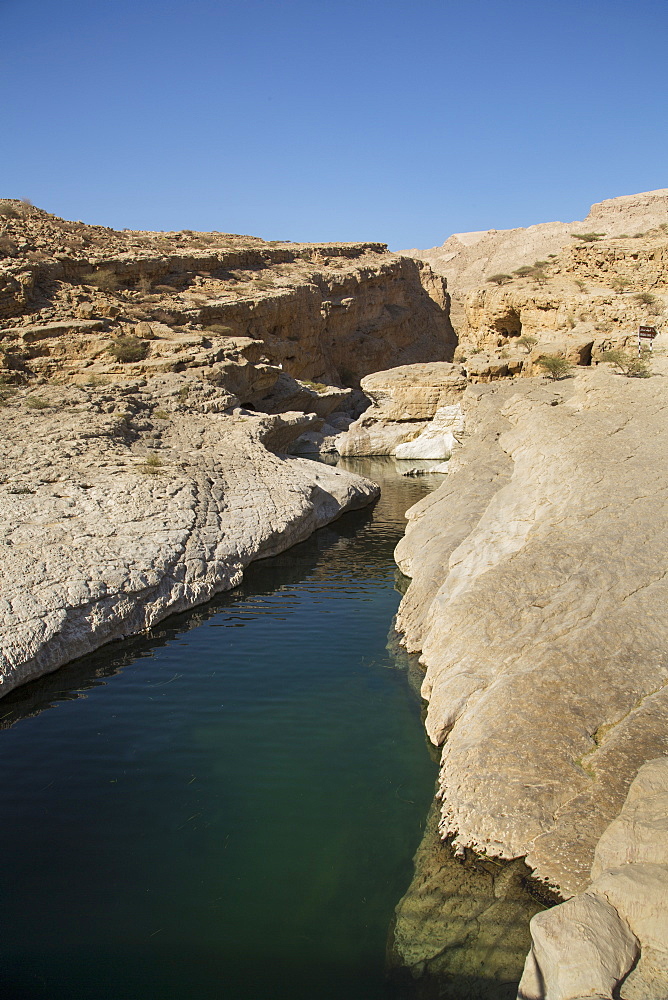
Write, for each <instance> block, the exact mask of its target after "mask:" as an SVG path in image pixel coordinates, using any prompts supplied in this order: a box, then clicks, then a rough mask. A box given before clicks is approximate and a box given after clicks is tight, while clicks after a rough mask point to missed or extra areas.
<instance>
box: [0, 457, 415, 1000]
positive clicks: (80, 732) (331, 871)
mask: <svg viewBox="0 0 668 1000" xmlns="http://www.w3.org/2000/svg"><path fill="white" fill-rule="evenodd" d="M365 471H366V473H367V474H371V477H372V478H377V479H382V480H383V481H384V485H385V493H384V496H383V497H381V499H380V500H379V501H378V503H377V504H376V506H375V507H374V508H373V509H370V510H366V511H360V512H356V513H353V514H350V515H346V516H345V517H343V518H341V519H340V520H339V521H338V522H336V523H335V524H333V525H331V526H330V527H328V528H326V529H323V530H321V531H319V532H317V533H316V535H314V536H313V537H312V538H311V539H309V540H308V541H306V542H304V543H302V544H301V545H299V546H296V547H295V548H294V549H291V550H290V552H288V553H284V554H283V555H280V556H277V557H274V558H272V559H268V560H264V561H262V562H258V563H256V564H254V565H253V566H251V567H250V568H249V570H248V572H247V574H246V578H245V580H244V583H243V584H242V586H241V587H240V588H238V589H237V590H236V591H234V592H230V593H227V594H222V595H220V596H219V597H218V598H217V599H215V600H214V601H212V602H210V603H209V604H208V605H205V606H203V607H200V608H198V609H195V610H194V611H192V612H190V613H188V614H184V615H180V616H174V617H172V618H170V619H168V620H166V621H165V622H164V623H162V624H161V625H159V626H158V627H157V628H156V629H154V630H153V631H152V632H151V634H150V635H147V636H143V637H137V638H135V639H131V640H127V641H125V642H123V643H115V644H111V645H109V646H107V647H105V648H103V649H101V650H99V651H98V652H97V653H94V654H92V655H90V656H88V657H86V658H84V659H82V660H80V661H78V662H77V663H74V664H71V665H70V666H69V667H66V668H63V669H61V670H60V671H58V672H57V673H55V674H52V675H50V676H49V677H46V678H43V679H42V680H40V681H38V682H35V683H34V684H32V685H28V686H26V687H24V688H22V689H19V690H17V691H16V692H14V693H12V694H11V695H9V696H8V697H7V698H6V699H4V700H3V702H2V706H1V709H2V715H3V718H2V723H1V724H2V726H3V727H4V728H5V731H4V732H3V733H2V738H1V739H0V754H1V756H2V765H3V767H2V775H3V779H2V782H1V783H0V810H1V814H2V817H3V850H4V865H3V874H2V888H3V914H4V922H3V935H2V939H0V940H1V943H0V970H2V985H3V996H4V997H6V998H9V1000H18V998H24V997H44V998H48V1000H65V998H67V1000H72V998H79V997H81V998H84V997H86V998H88V997H90V998H94V1000H112V998H113V1000H118V998H119V997H122V998H123V1000H140V998H141V1000H150V998H155V1000H158V998H160V1000H177V998H178V1000H185V998H189V1000H190V998H192V997H197V998H198V1000H208V998H212V1000H213V998H214V997H215V998H216V1000H219V998H221V997H223V998H229V1000H257V998H259V997H262V998H263V1000H264V998H267V1000H288V998H289V1000H302V998H303V1000H307V998H308V1000H310V998H312V997H313V995H314V994H316V993H317V995H318V996H319V997H324V998H325V1000H335V998H336V1000H339V998H340V997H341V996H342V995H345V996H346V997H349V998H352V1000H384V998H385V997H386V996H387V984H386V981H385V978H384V948H385V937H386V932H387V926H388V924H389V921H390V918H391V915H392V910H393V906H394V904H395V903H396V900H397V899H398V898H399V896H400V895H401V893H402V891H403V890H404V888H405V886H406V885H407V884H408V882H409V880H410V873H411V865H410V858H411V855H412V853H413V851H414V849H415V846H416V844H417V842H418V841H419V837H420V829H421V826H422V824H423V821H424V816H425V814H426V812H427V808H428V803H429V800H430V799H431V795H432V791H433V782H434V777H435V770H434V765H433V762H432V761H431V760H430V758H429V755H428V754H427V753H426V752H425V745H424V735H423V731H422V730H421V727H420V724H419V709H420V706H419V701H418V699H417V698H416V697H415V696H413V695H412V694H411V690H410V688H409V687H408V686H407V684H406V679H405V675H404V674H403V672H401V671H398V670H396V669H394V665H395V660H394V659H393V656H392V655H391V653H390V652H388V650H387V649H386V645H387V632H388V623H389V622H390V621H391V619H392V616H393V615H394V613H395V612H396V607H397V604H398V600H399V595H398V593H397V592H396V590H395V588H394V578H395V569H394V565H393V562H392V551H393V548H394V545H395V544H396V541H397V540H398V538H399V536H400V534H401V532H402V531H403V525H404V517H403V512H404V510H405V508H406V507H408V506H410V505H411V504H412V503H414V502H415V501H416V500H417V499H419V498H420V497H421V496H423V495H424V493H425V491H426V490H427V489H428V488H429V487H428V484H427V483H425V482H424V481H422V480H419V481H417V480H416V481H405V480H403V481H399V483H392V482H391V480H392V476H393V473H392V472H391V471H390V469H389V467H388V466H387V465H384V464H383V463H380V467H378V466H376V467H375V468H369V467H368V466H367V467H366V469H365ZM402 496H403V500H402V499H401V497H402ZM45 709H49V710H48V711H45ZM17 723H20V724H17Z"/></svg>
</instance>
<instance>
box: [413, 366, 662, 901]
mask: <svg viewBox="0 0 668 1000" xmlns="http://www.w3.org/2000/svg"><path fill="white" fill-rule="evenodd" d="M656 370H657V373H658V374H657V376H656V377H652V378H648V379H627V378H623V377H621V376H617V375H615V374H613V372H612V371H611V369H610V367H609V366H607V365H601V366H598V367H596V368H592V369H587V368H582V369H579V371H580V372H581V373H582V374H580V375H579V376H578V377H577V378H573V379H566V380H564V381H562V382H558V383H554V384H550V385H546V384H544V383H541V382H539V381H534V380H525V379H520V380H513V381H505V382H493V383H490V384H489V385H484V386H482V385H481V386H472V387H470V388H469V389H467V390H466V392H465V393H464V397H463V409H464V413H465V420H466V427H467V431H468V433H469V435H470V436H469V437H468V438H467V440H466V441H465V443H464V445H463V447H462V449H461V450H460V451H458V452H456V453H455V457H454V458H453V459H452V460H451V463H452V464H453V467H454V470H455V471H454V472H453V473H451V474H450V475H449V476H448V477H447V479H446V482H445V483H444V485H443V486H442V487H441V488H440V489H439V490H437V491H436V492H435V493H433V494H431V495H430V496H429V497H428V498H426V499H425V500H424V501H422V502H421V503H420V504H418V505H417V506H416V507H415V508H413V509H412V511H410V512H409V525H408V530H407V533H406V536H405V538H404V539H403V541H402V542H401V543H400V544H399V546H398V549H397V560H398V563H399V566H400V568H401V570H402V571H403V572H404V573H405V574H406V575H408V576H411V577H412V578H413V580H412V583H411V586H410V587H409V589H408V593H407V595H406V596H405V598H404V601H403V602H402V606H401V609H400V613H399V618H398V625H399V627H400V629H402V630H403V632H404V633H405V641H406V643H407V645H408V648H409V649H411V650H422V659H423V662H424V665H425V667H426V676H425V680H424V685H423V695H424V697H425V698H426V699H427V700H428V702H429V707H428V714H427V721H426V724H427V730H428V733H429V735H430V737H431V739H432V741H433V742H434V743H436V744H439V745H442V746H443V753H442V761H441V773H440V792H439V795H440V799H441V832H442V834H443V836H447V835H453V836H454V837H455V843H456V844H458V845H459V846H460V847H462V848H463V847H471V848H473V849H476V850H479V851H483V852H486V853H487V854H489V855H492V856H494V855H496V856H499V857H502V858H514V857H520V856H526V858H527V863H528V864H529V865H530V867H531V868H532V869H534V870H535V872H536V874H537V876H538V877H539V878H541V879H543V880H545V881H546V882H548V883H550V884H551V885H553V886H555V887H556V888H557V889H558V890H559V891H560V892H561V893H562V894H563V895H566V896H568V895H571V894H573V893H576V892H578V891H579V890H580V889H582V888H583V886H584V885H585V884H586V881H587V877H588V873H589V869H590V866H591V864H592V860H593V854H594V848H595V846H596V843H597V841H598V839H599V837H600V836H601V833H602V832H603V829H604V828H605V827H606V825H607V824H608V823H609V822H610V820H611V819H612V818H613V817H614V816H615V815H616V814H617V813H618V812H619V810H620V808H621V805H622V803H623V801H624V797H625V795H626V792H627V789H628V787H629V784H630V783H631V781H632V780H633V778H634V777H635V775H636V773H637V771H638V769H639V768H640V767H641V766H642V764H643V763H645V761H647V760H649V759H652V758H654V757H656V756H657V755H658V754H660V753H662V752H665V751H666V749H668V736H667V735H666V734H667V732H668V729H667V727H666V720H667V718H668V660H667V659H666V653H665V650H666V648H667V640H668V616H667V615H666V613H665V611H664V609H665V607H666V598H668V593H667V592H666V581H665V565H666V559H667V558H668V552H666V544H667V539H668V531H667V530H666V528H667V524H666V520H667V515H668V508H667V507H666V495H667V493H668V479H667V478H666V477H667V475H668V473H666V469H668V462H666V458H667V457H668V456H664V455H663V449H664V447H665V441H666V440H668V438H667V436H666V430H667V428H666V423H665V421H666V417H665V412H666V411H665V401H664V388H663V383H664V378H665V373H666V372H667V371H668V364H667V363H666V361H665V360H657V362H656ZM481 456H482V457H483V460H482V461H480V458H481Z"/></svg>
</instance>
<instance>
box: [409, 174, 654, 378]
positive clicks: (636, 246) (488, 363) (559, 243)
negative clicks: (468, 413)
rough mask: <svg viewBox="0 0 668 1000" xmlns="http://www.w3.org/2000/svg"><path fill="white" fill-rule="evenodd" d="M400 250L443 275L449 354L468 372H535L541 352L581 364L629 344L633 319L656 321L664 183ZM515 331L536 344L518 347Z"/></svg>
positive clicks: (635, 322) (635, 321)
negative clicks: (454, 339)
mask: <svg viewBox="0 0 668 1000" xmlns="http://www.w3.org/2000/svg"><path fill="white" fill-rule="evenodd" d="M408 252H409V253H412V254H414V255H415V256H416V257H417V258H419V259H423V260H426V261H429V262H430V263H431V265H432V267H433V268H435V269H436V270H437V271H438V272H439V273H440V274H442V275H444V276H446V277H447V280H448V288H449V290H450V294H451V295H452V306H451V318H452V322H453V326H454V328H455V330H456V333H457V336H458V339H459V349H458V352H457V354H456V355H455V358H454V360H455V361H461V362H462V363H464V364H466V365H467V367H468V369H470V373H471V374H472V375H476V374H477V375H478V376H480V377H482V378H486V377H492V378H493V377H497V376H499V375H501V376H504V375H508V374H516V373H518V372H521V373H522V374H525V375H531V374H536V371H537V369H536V368H535V364H534V362H535V361H536V360H537V358H538V357H539V356H540V355H541V354H546V353H563V354H565V355H567V356H568V357H569V359H570V360H571V361H572V362H573V363H575V364H589V363H590V361H591V359H592V357H593V358H594V359H595V360H596V359H597V358H598V357H599V356H600V354H601V352H602V351H604V350H606V349H608V348H610V347H625V346H627V345H629V344H630V343H632V342H633V341H634V339H635V336H636V333H637V328H638V325H639V324H644V325H650V326H653V325H656V324H657V323H658V324H661V321H662V317H663V316H664V313H665V309H666V305H667V304H668V299H667V298H666V292H667V290H668V190H660V191H649V192H646V193H644V194H639V195H631V196H628V197H623V198H613V199H610V200H609V201H604V202H600V203H599V204H598V205H594V206H592V209H591V212H590V213H589V215H588V216H587V218H586V219H585V220H583V221H582V222H575V223H568V224H566V223H561V222H551V223H543V224H541V225H537V226H530V227H529V228H528V229H512V230H505V231H501V232H497V231H495V230H490V231H488V232H483V233H459V234H456V235H455V236H451V237H450V238H449V239H448V240H447V241H446V242H445V243H444V245H443V246H442V247H435V248H433V249H432V250H424V251H421V250H417V251H408ZM520 337H529V338H531V339H532V340H534V341H536V343H535V344H534V345H533V346H532V345H528V346H527V347H525V348H523V347H522V346H521V345H519V344H518V341H519V339H520ZM500 366H504V368H505V370H500Z"/></svg>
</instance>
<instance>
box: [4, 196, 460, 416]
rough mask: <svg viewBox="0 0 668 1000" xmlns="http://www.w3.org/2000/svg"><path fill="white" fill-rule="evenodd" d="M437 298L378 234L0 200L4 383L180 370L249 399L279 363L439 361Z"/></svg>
mask: <svg viewBox="0 0 668 1000" xmlns="http://www.w3.org/2000/svg"><path fill="white" fill-rule="evenodd" d="M448 309H449V300H448V296H447V292H446V290H445V281H444V279H443V278H442V277H441V276H440V275H436V274H434V273H433V272H432V270H431V268H430V267H429V265H427V264H424V263H422V262H418V261H415V260H413V259H411V258H406V257H401V256H399V255H397V254H390V253H388V252H387V249H386V247H385V245H384V244H380V243H345V244H341V243H337V244H295V243H289V242H285V243H280V242H279V243H276V242H274V243H266V242H265V241H263V240H259V239H256V238H253V237H245V236H232V235H228V234H224V233H192V232H183V233H133V232H115V231H113V230H109V229H105V228H103V227H100V226H86V225H84V224H83V223H75V222H67V221H65V220H63V219H58V218H56V217H55V216H51V215H49V214H48V213H46V212H43V211H41V210H39V209H33V208H25V207H23V206H21V205H20V203H15V202H11V201H4V202H0V323H1V327H2V328H1V329H0V349H1V351H2V355H3V358H2V359H0V361H1V360H4V364H0V370H2V371H1V373H4V374H5V376H6V377H10V378H14V379H18V378H27V379H30V378H31V377H33V376H39V377H44V378H52V377H54V376H55V377H58V378H60V379H68V380H72V381H75V380H76V379H77V378H81V377H82V376H83V375H85V376H86V377H89V376H91V375H97V376H114V375H116V376H118V375H121V374H124V373H126V374H127V372H128V371H130V372H131V373H132V374H133V375H135V376H136V375H147V376H150V375H151V374H152V373H154V372H157V373H160V372H167V371H185V370H190V371H191V372H192V373H193V374H196V375H199V377H202V378H208V379H213V380H215V381H217V383H218V384H220V385H223V386H225V387H226V388H228V390H229V391H230V392H232V393H234V394H235V395H237V396H239V398H240V400H241V402H242V403H253V404H255V403H256V402H257V401H259V400H261V399H262V396H263V393H264V392H269V391H270V389H271V388H272V386H273V385H274V383H275V382H276V380H277V378H278V375H279V372H280V371H281V370H282V371H284V372H287V373H288V374H290V375H292V376H293V377H297V378H300V379H305V380H311V381H315V382H323V383H330V384H337V385H339V386H345V385H357V384H358V382H359V379H360V377H362V376H363V375H366V374H368V373H369V372H372V371H376V370H378V369H381V368H385V367H387V365H388V362H390V361H391V362H394V363H412V362H418V361H427V360H439V359H442V358H451V357H452V353H453V351H454V348H455V346H456V340H455V337H454V333H453V331H452V328H451V326H450V323H449V318H448ZM127 337H132V338H135V339H136V340H138V341H140V344H139V347H137V345H135V354H136V355H137V356H135V357H130V356H127V352H126V354H125V356H124V355H123V344H122V343H119V338H127ZM128 366H130V367H129V368H128Z"/></svg>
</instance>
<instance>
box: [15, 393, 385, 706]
mask: <svg viewBox="0 0 668 1000" xmlns="http://www.w3.org/2000/svg"><path fill="white" fill-rule="evenodd" d="M184 390H185V393H184ZM186 394H187V395H186ZM216 394H218V395H222V396H223V397H225V394H224V393H222V391H220V390H215V389H214V388H212V387H211V386H206V385H198V384H196V383H194V384H193V383H189V382H188V381H187V380H186V379H185V378H184V377H182V376H178V375H165V376H161V377H158V376H156V377H154V378H153V379H151V380H150V382H147V380H139V381H134V382H133V381H126V382H118V383H116V384H115V385H113V386H94V387H90V386H89V387H82V386H58V387H56V386H50V387H48V388H47V389H46V390H45V389H43V390H42V392H40V393H39V394H38V393H36V392H35V391H31V390H19V391H17V392H15V393H12V394H11V395H6V396H5V400H4V404H5V405H4V406H3V407H2V409H0V425H1V426H2V431H3V433H2V434H0V452H1V454H2V469H3V474H2V479H1V482H0V506H1V507H2V534H1V538H0V566H1V569H2V586H1V601H0V650H1V660H0V664H1V665H0V694H6V693H7V692H8V691H10V690H11V689H12V688H14V687H15V686H16V685H18V684H21V683H24V682H25V681H27V680H30V679H32V678H34V677H38V676H40V675H41V674H43V673H46V672H48V671H51V670H54V669H56V668H57V667H59V666H60V665H61V664H63V663H66V662H67V661H68V660H71V659H73V658H74V657H77V656H81V655H83V654H84V653H88V652H89V651H91V650H93V649H95V648H96V647H98V646H100V645H102V644H103V643H105V642H109V641H110V640H112V639H119V638H122V637H124V636H127V635H130V634H133V633H135V632H139V631H142V630H144V629H147V628H150V627H151V626H152V625H153V624H155V623H156V622H158V621H160V620H161V619H162V618H164V617H165V616H166V615H169V614H171V613H173V612H177V611H182V610H184V609H187V608H190V607H192V606H193V605H196V604H199V603H202V602H204V601H206V600H208V599H209V598H210V597H211V596H212V595H213V594H215V593H216V592H218V591H221V590H226V589H229V588H230V587H234V586H236V585H237V584H238V583H239V582H240V581H241V578H242V575H243V571H244V568H245V567H246V566H247V565H248V564H249V563H250V562H251V561H252V560H253V559H258V558H261V557H263V556H270V555H273V554H275V553H277V552H281V551H283V550H284V549H286V548H288V547H289V546H291V545H294V544H295V543H296V542H299V541H301V540H302V539H304V538H306V537H307V536H308V535H309V534H310V533H311V532H312V531H314V530H315V529H316V528H318V527H320V526H321V525H323V524H326V523H327V522H329V521H331V520H333V519H334V518H336V517H337V516H338V515H339V514H340V513H341V512H342V511H344V510H349V509H355V508H357V507H360V506H363V505H364V504H366V503H368V502H369V501H371V500H373V499H374V498H375V497H376V496H377V495H378V488H377V487H376V486H375V485H374V484H373V483H370V482H368V481H366V480H364V479H362V478H360V477H358V476H354V475H350V474H348V473H346V472H343V471H341V470H337V469H332V468H329V467H328V466H325V465H316V464H315V463H313V462H310V461H307V460H305V459H300V458H290V457H287V456H286V455H285V454H283V453H284V452H286V451H287V449H288V447H289V445H290V443H291V442H292V440H293V439H294V438H295V437H296V436H297V435H299V434H300V433H302V432H303V431H304V430H306V429H308V427H309V426H313V425H315V426H318V425H319V423H320V421H319V419H318V418H317V417H315V416H311V415H307V414H304V413H287V414H282V415H276V416H268V415H266V416H262V415H257V414H253V413H251V412H249V411H243V410H240V409H237V410H236V411H234V412H227V413H226V412H216V409H217V407H216V406H215V397H216ZM226 401H227V400H226V398H223V399H222V402H223V403H225V402H226Z"/></svg>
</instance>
